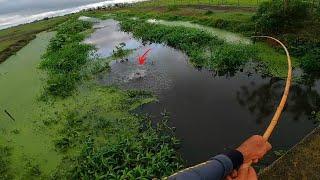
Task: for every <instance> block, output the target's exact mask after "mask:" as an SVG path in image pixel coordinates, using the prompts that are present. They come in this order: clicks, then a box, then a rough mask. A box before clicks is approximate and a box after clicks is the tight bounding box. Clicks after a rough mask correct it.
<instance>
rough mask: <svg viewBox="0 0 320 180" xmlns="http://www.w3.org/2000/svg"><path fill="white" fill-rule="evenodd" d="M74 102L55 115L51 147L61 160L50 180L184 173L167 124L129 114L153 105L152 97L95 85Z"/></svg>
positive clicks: (144, 93) (119, 177) (152, 176)
mask: <svg viewBox="0 0 320 180" xmlns="http://www.w3.org/2000/svg"><path fill="white" fill-rule="evenodd" d="M83 92H84V91H82V93H83ZM78 97H79V95H78V96H77V100H76V102H73V101H72V103H71V104H70V102H69V103H67V104H65V106H64V108H63V109H62V110H60V111H59V112H57V113H55V114H54V118H56V119H58V120H59V122H61V123H62V124H61V125H60V126H59V127H62V128H60V130H59V132H58V134H57V135H58V137H57V139H56V141H55V147H56V151H58V152H60V153H62V154H63V155H64V160H63V161H62V162H61V164H60V166H59V167H58V168H57V170H56V172H54V173H53V174H52V177H53V179H61V178H67V179H101V178H102V179H139V178H141V179H143V178H145V179H152V178H161V177H164V176H167V175H170V174H171V173H173V172H175V171H176V170H178V169H180V168H182V160H181V158H180V156H179V154H177V152H176V149H177V147H179V141H178V140H177V139H176V138H175V137H174V134H173V132H172V131H171V129H170V128H168V126H167V125H166V123H167V121H166V120H165V121H161V122H159V123H157V124H153V123H152V122H151V120H150V119H148V118H146V117H145V116H143V115H135V114H132V112H130V109H132V108H134V107H137V106H140V105H141V104H143V103H144V102H150V101H152V100H153V99H154V97H153V95H152V94H151V93H150V92H146V91H135V90H130V91H121V90H119V89H116V88H112V87H107V88H102V87H100V88H98V87H95V86H94V87H90V91H89V92H87V93H85V94H82V95H81V96H80V97H81V98H78ZM69 98H70V97H68V98H67V99H69ZM67 99H66V100H67ZM48 126H50V127H51V128H54V127H56V125H54V124H48Z"/></svg>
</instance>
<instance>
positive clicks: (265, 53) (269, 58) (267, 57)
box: [255, 42, 299, 78]
mask: <svg viewBox="0 0 320 180" xmlns="http://www.w3.org/2000/svg"><path fill="white" fill-rule="evenodd" d="M255 47H256V49H257V50H258V52H259V55H258V57H259V61H261V62H263V63H264V65H265V66H266V68H267V69H266V72H267V73H268V74H269V75H272V76H274V77H280V78H285V77H287V71H288V62H287V56H286V55H285V54H284V53H279V52H277V51H276V50H275V49H274V48H272V47H270V45H267V44H266V43H263V42H258V43H256V45H255ZM292 67H293V68H295V67H299V64H298V62H297V59H296V58H292Z"/></svg>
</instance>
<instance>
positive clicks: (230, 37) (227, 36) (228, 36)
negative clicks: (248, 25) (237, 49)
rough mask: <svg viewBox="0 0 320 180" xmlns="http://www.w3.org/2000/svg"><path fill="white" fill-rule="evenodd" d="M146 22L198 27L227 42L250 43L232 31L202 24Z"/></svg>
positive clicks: (150, 20) (161, 21) (162, 21)
mask: <svg viewBox="0 0 320 180" xmlns="http://www.w3.org/2000/svg"><path fill="white" fill-rule="evenodd" d="M148 22H149V23H155V24H163V25H167V26H182V27H188V28H195V29H200V30H203V31H206V32H208V33H210V34H213V35H215V36H217V37H218V38H219V39H222V40H225V41H226V42H229V43H243V44H250V43H251V41H250V39H248V38H246V37H244V36H242V35H240V34H236V33H232V32H229V31H225V30H222V29H218V28H211V27H207V26H202V25H199V24H195V23H191V22H187V21H165V20H156V19H149V20H148Z"/></svg>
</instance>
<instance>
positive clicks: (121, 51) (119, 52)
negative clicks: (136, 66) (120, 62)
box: [112, 42, 130, 58]
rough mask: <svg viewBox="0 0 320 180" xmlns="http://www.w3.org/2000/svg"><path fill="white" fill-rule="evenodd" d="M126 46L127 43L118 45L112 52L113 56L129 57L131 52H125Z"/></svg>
mask: <svg viewBox="0 0 320 180" xmlns="http://www.w3.org/2000/svg"><path fill="white" fill-rule="evenodd" d="M125 46H126V43H124V42H122V43H120V44H119V45H117V46H116V47H115V49H114V50H112V56H113V58H123V57H125V56H126V55H128V53H129V52H130V50H125V49H124V47H125Z"/></svg>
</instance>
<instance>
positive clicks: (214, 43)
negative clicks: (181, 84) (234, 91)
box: [120, 18, 257, 73]
mask: <svg viewBox="0 0 320 180" xmlns="http://www.w3.org/2000/svg"><path fill="white" fill-rule="evenodd" d="M120 21H121V23H120V24H121V28H122V29H123V30H124V31H129V32H132V33H133V35H134V36H135V37H137V38H141V39H142V40H144V41H150V42H156V43H165V44H167V45H169V46H171V47H174V48H177V49H180V50H182V51H184V52H185V53H186V54H187V55H188V56H189V57H190V61H191V62H192V63H193V64H194V65H195V66H198V67H207V68H210V69H213V70H216V71H220V72H223V73H228V71H236V70H238V69H239V68H240V66H241V65H243V64H244V63H245V62H246V61H248V60H251V59H254V58H255V57H256V54H257V53H256V51H254V50H253V49H254V48H253V46H250V45H233V44H228V43H225V42H224V41H222V40H219V39H218V38H217V37H216V36H213V35H211V34H209V33H208V32H205V31H202V30H199V29H194V28H187V27H181V26H166V25H161V24H149V23H146V22H144V21H134V20H128V19H121V18H120Z"/></svg>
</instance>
